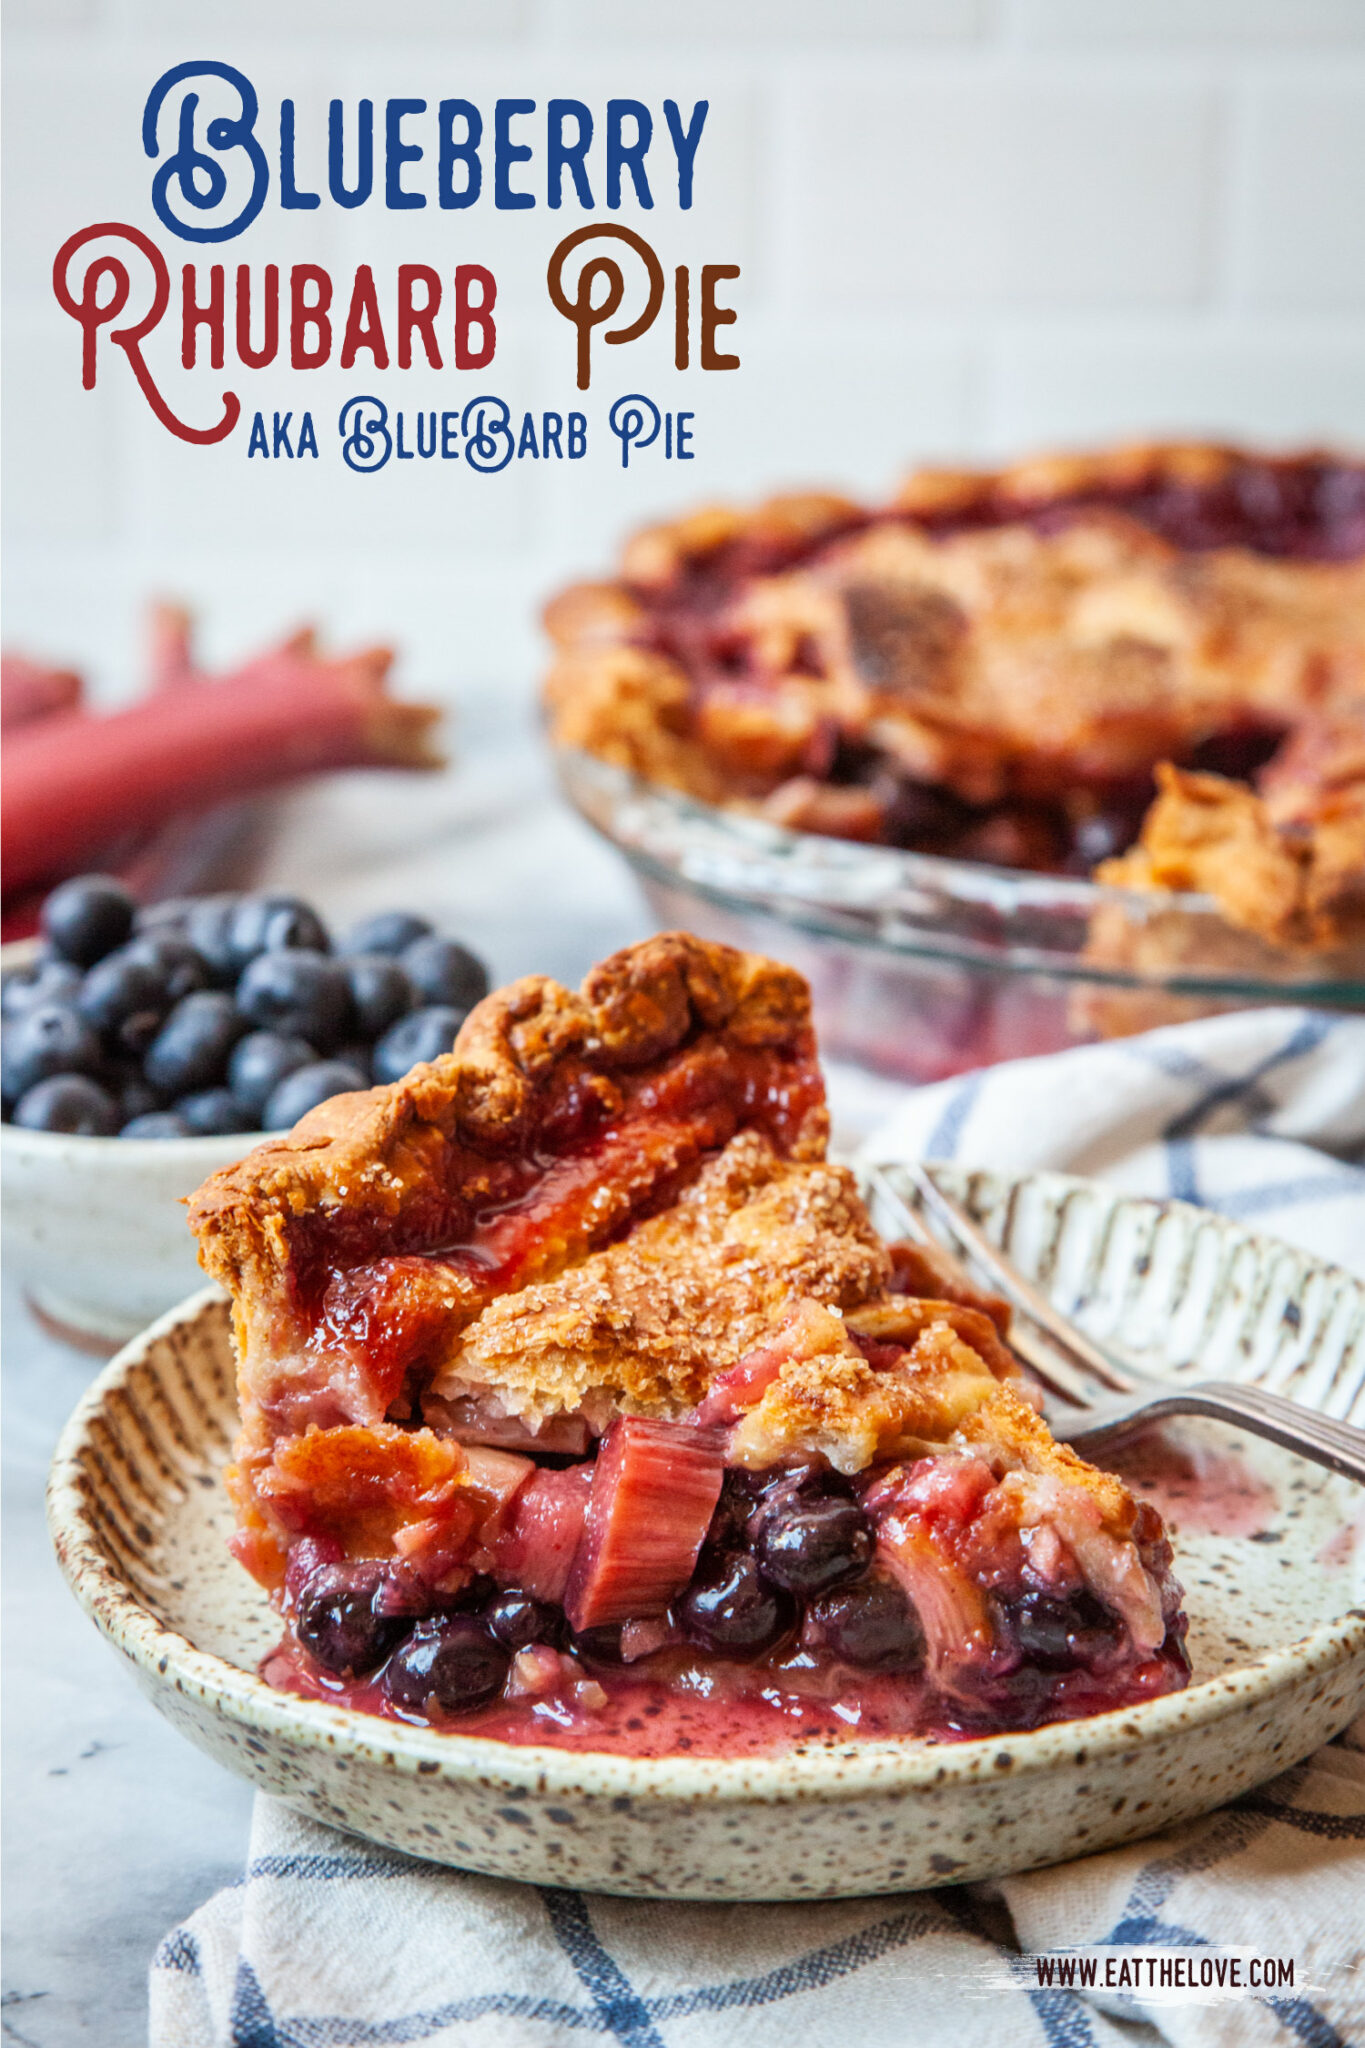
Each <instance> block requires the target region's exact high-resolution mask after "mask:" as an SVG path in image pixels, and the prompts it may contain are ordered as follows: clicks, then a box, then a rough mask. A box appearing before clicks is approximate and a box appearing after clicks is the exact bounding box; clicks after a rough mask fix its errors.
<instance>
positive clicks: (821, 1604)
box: [801, 1575, 924, 1671]
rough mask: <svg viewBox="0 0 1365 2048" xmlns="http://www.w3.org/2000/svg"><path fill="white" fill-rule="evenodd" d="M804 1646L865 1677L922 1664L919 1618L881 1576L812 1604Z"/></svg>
mask: <svg viewBox="0 0 1365 2048" xmlns="http://www.w3.org/2000/svg"><path fill="white" fill-rule="evenodd" d="M801 1642H802V1645H803V1647H805V1648H806V1649H811V1650H816V1651H821V1652H823V1653H824V1654H825V1655H826V1656H829V1657H837V1658H842V1659H843V1660H844V1661H846V1662H847V1663H849V1664H857V1665H859V1666H860V1667H861V1668H862V1669H863V1670H865V1671H915V1670H917V1669H918V1668H919V1666H920V1664H921V1663H922V1662H923V1659H924V1631H923V1629H922V1628H921V1627H920V1625H919V1616H918V1615H917V1614H916V1613H915V1610H914V1608H913V1607H912V1606H911V1605H910V1602H909V1600H908V1599H907V1597H906V1595H905V1594H904V1593H903V1592H902V1590H901V1588H900V1587H899V1586H898V1585H897V1584H896V1583H895V1581H894V1580H893V1579H886V1578H882V1577H881V1576H880V1575H876V1576H873V1577H869V1578H866V1579H864V1580H863V1581H862V1583H861V1584H860V1585H857V1586H844V1587H842V1588H841V1589H840V1590H839V1591H838V1592H836V1593H826V1594H824V1595H823V1596H822V1597H821V1598H820V1599H818V1600H813V1601H812V1602H811V1604H810V1606H809V1607H808V1608H807V1609H806V1620H805V1625H804V1627H803V1628H802V1631H801Z"/></svg>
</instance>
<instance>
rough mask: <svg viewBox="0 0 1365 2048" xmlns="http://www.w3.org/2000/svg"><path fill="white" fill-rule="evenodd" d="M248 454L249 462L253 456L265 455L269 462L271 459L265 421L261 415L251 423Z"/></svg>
mask: <svg viewBox="0 0 1365 2048" xmlns="http://www.w3.org/2000/svg"><path fill="white" fill-rule="evenodd" d="M246 453H247V460H248V461H250V460H251V457H252V456H253V455H264V456H265V458H266V460H267V461H269V459H270V443H269V442H268V441H267V440H266V438H265V421H264V420H263V419H262V418H261V415H260V414H259V413H257V415H256V417H255V419H253V421H252V422H251V440H250V443H249V444H248V447H247V451H246Z"/></svg>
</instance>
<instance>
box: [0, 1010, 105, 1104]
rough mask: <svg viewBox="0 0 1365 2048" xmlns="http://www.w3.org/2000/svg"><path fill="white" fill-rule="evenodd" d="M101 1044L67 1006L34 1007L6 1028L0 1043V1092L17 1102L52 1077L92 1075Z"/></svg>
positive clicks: (96, 1064) (96, 1066) (98, 1062)
mask: <svg viewBox="0 0 1365 2048" xmlns="http://www.w3.org/2000/svg"><path fill="white" fill-rule="evenodd" d="M100 1063H101V1051H100V1042H99V1039H98V1038H97V1037H96V1035H95V1033H94V1032H93V1031H92V1030H91V1028H90V1026H89V1025H88V1024H87V1023H86V1021H85V1019H84V1017H82V1016H80V1015H79V1014H78V1012H77V1011H75V1010H74V1009H72V1008H71V1006H70V1005H69V1004H68V1003H35V1004H34V1006H33V1008H32V1009H31V1010H24V1011H23V1012H22V1013H21V1014H20V1015H19V1016H18V1017H15V1018H14V1019H13V1020H12V1021H11V1022H10V1023H8V1024H6V1026H5V1030H4V1036H3V1039H0V1091H2V1092H3V1094H4V1098H5V1100H6V1102H16V1101H17V1100H18V1098H19V1097H20V1096H21V1095H26V1094H27V1093H28V1091H29V1089H30V1088H36V1087H37V1085H38V1083H39V1082H40V1081H46V1080H47V1078H48V1076H49V1075H51V1074H95V1073H98V1072H99V1069H100Z"/></svg>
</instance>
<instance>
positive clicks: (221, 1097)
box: [174, 1088, 256, 1138]
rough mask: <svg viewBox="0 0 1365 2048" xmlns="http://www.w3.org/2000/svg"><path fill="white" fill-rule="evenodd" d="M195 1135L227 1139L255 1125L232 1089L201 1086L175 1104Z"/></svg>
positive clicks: (178, 1112)
mask: <svg viewBox="0 0 1365 2048" xmlns="http://www.w3.org/2000/svg"><path fill="white" fill-rule="evenodd" d="M174 1108H175V1111H176V1114H177V1115H179V1116H182V1117H183V1118H184V1119H185V1122H186V1123H187V1124H188V1125H189V1127H190V1130H191V1132H192V1134H193V1135H194V1136H195V1137H196V1138H225V1137H228V1136H229V1135H230V1134H231V1133H232V1132H233V1131H253V1130H255V1128H256V1126H255V1124H254V1122H253V1121H252V1119H251V1118H250V1117H249V1116H248V1115H247V1113H246V1111H245V1110H244V1109H243V1108H242V1105H241V1103H240V1102H239V1101H238V1100H237V1097H236V1096H235V1095H234V1094H233V1092H232V1090H231V1089H230V1088H200V1089H197V1090H196V1091H195V1093H194V1094H193V1095H182V1096H181V1097H180V1099H179V1101H178V1102H176V1103H175V1104H174Z"/></svg>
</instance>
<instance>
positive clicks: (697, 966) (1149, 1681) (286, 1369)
mask: <svg viewBox="0 0 1365 2048" xmlns="http://www.w3.org/2000/svg"><path fill="white" fill-rule="evenodd" d="M826 1131H827V1117H826V1111H825V1105H824V1096H823V1089H822V1085H821V1080H820V1075H819V1070H818V1067H817V1065H816V1054H815V1043H814V1038H813V1034H812V1031H811V1025H810V1017H809V1001H808V994H807V990H806V987H805V984H804V983H803V982H802V981H801V979H800V977H799V976H798V975H796V974H795V973H794V972H793V971H791V970H790V969H788V968H785V967H782V966H779V965H777V964H776V963H774V962H772V961H769V960H764V959H760V958H757V957H755V956H753V955H747V954H742V953H737V952H733V951H731V950H729V949H728V948H725V947H722V946H715V945H708V944H705V943H703V942H702V941H700V940H698V939H695V938H692V937H690V936H689V935H687V934H684V933H672V934H667V935H665V936H663V937H660V938H656V939H651V940H648V941H647V942H645V943H644V944H642V945H639V946H635V947H632V948H630V949H628V950H627V951H625V952H623V953H619V954H617V955H615V956H614V957H613V958H612V959H610V960H608V961H606V962H604V963H603V965H601V966H600V967H598V968H597V969H595V970H594V972H593V973H592V974H591V975H590V976H589V977H588V979H587V981H586V983H585V984H584V987H583V990H582V992H581V994H578V995H575V994H572V993H570V991H568V990H567V989H564V988H560V987H559V986H557V985H556V984H555V983H554V982H551V981H546V980H540V979H529V980H525V981H521V982H517V983H514V984H513V985H512V986H511V987H510V988H508V989H505V990H503V991H501V992H500V993H498V994H495V995H493V996H490V997H489V998H488V999H487V1000H486V1001H485V1002H483V1003H482V1004H480V1006H479V1007H478V1009H477V1010H475V1011H474V1013H473V1014H472V1015H471V1017H470V1018H469V1020H468V1022H467V1023H466V1024H465V1026H464V1028H463V1030H462V1032H461V1033H460V1036H459V1038H458V1040H457V1041H456V1045H455V1049H454V1051H453V1052H451V1053H450V1054H449V1055H447V1056H446V1057H444V1058H443V1059H440V1060H437V1061H435V1062H433V1063H432V1064H431V1065H428V1066H421V1067H417V1068H415V1069H414V1070H413V1072H412V1073H411V1074H409V1075H408V1076H407V1077H406V1078H405V1079H404V1080H403V1081H401V1082H398V1083H396V1084H395V1085H393V1086H391V1087H387V1088H377V1089H373V1090H371V1091H370V1092H369V1093H367V1094H355V1095H346V1096H339V1097H336V1098H335V1099H334V1100H332V1101H331V1102H328V1103H326V1104H324V1105H323V1106H322V1107H321V1108H320V1109H317V1110H315V1111H313V1112H312V1114H311V1115H309V1116H308V1117H306V1118H305V1119H304V1120H303V1121H302V1122H301V1123H300V1124H299V1125H298V1126H297V1128H296V1129H295V1130H294V1131H293V1132H292V1133H291V1134H290V1135H289V1136H288V1137H287V1138H284V1139H282V1140H279V1141H276V1142H272V1143H270V1144H267V1145H264V1146H262V1147H261V1148H260V1149H259V1150H258V1151H256V1152H254V1153H252V1154H251V1155H250V1157H249V1158H247V1159H246V1160H244V1161H242V1162H241V1163H240V1164H239V1165H237V1166H235V1167H231V1168H229V1169H227V1170H225V1171H224V1172H222V1173H219V1174H216V1175H215V1176H214V1177H213V1178H212V1179H211V1180H209V1181H208V1182H207V1183H206V1184H205V1185H204V1187H203V1188H201V1189H200V1190H199V1192H198V1194H197V1195H196V1196H195V1197H194V1199H193V1203H192V1206H191V1221H192V1224H193V1227H194V1229H195V1231H196V1232H197V1234H198V1237H199V1241H200V1247H201V1257H202V1259H203V1263H204V1265H205V1266H206V1267H207V1269H208V1270H209V1271H210V1272H211V1273H212V1274H213V1275H214V1276H215V1277H216V1278H218V1279H219V1280H221V1281H222V1282H223V1283H224V1284H225V1285H226V1286H227V1287H228V1288H229V1289H230V1291H231V1293H232V1296H233V1303H234V1324H235V1330H236V1338H237V1346H238V1353H239V1361H240V1381H239V1384H240V1399H241V1411H242V1431H241V1437H240V1440H239V1443H238V1446H237V1454H236V1462H235V1465H234V1466H233V1468H232V1471H231V1473H230V1476H229V1486H230V1488H231V1492H232V1496H233V1500H234V1502H235V1504H236V1509H237V1524H238V1526H237V1531H236V1534H235V1536H234V1539H233V1545H234V1549H235V1551H236V1554H237V1556H238V1557H239V1558H240V1560H241V1562H242V1563H243V1564H244V1565H245V1566H246V1567H247V1569H248V1570H249V1571H251V1572H252V1573H253V1574H254V1575H255V1576H256V1578H258V1579H259V1580H260V1582H261V1583H262V1584H263V1585H264V1586H266V1587H267V1588H268V1589H269V1591H270V1593H271V1596H272V1598H273V1600H274V1601H275V1604H276V1605H277V1607H278V1609H279V1612H280V1614H281V1616H282V1618H283V1620H284V1622H285V1624H286V1636H285V1640H284V1642H283V1643H282V1645H281V1647H280V1649H279V1650H278V1651H277V1652H276V1653H275V1654H274V1656H273V1657H271V1658H270V1659H268V1660H267V1664H266V1673H267V1676H269V1677H270V1678H271V1679H272V1680H273V1681H274V1682H276V1683H278V1684H281V1685H285V1686H289V1687H292V1688H294V1689H295V1690H300V1691H303V1692H306V1693H312V1694H315V1695H325V1696H327V1697H331V1698H342V1699H346V1700H349V1701H350V1702H351V1703H353V1704H356V1705H359V1706H362V1707H366V1708H369V1709H371V1710H373V1711H375V1712H378V1713H382V1714H388V1715H391V1716H397V1717H400V1718H405V1719H409V1720H417V1721H429V1722H431V1723H433V1724H434V1725H436V1726H442V1727H443V1726H452V1725H458V1726H459V1727H461V1728H462V1729H467V1730H472V1731H473V1732H478V1733H486V1734H492V1735H497V1736H500V1737H502V1738H503V1739H511V1740H520V1741H546V1740H553V1741H560V1742H566V1743H569V1744H572V1745H577V1746H588V1747H597V1748H613V1747H614V1748H623V1749H627V1750H635V1751H638V1752H641V1753H647V1754H657V1753H660V1752H661V1751H664V1750H667V1749H669V1748H672V1747H675V1746H682V1747H690V1748H696V1749H703V1750H707V1749H709V1750H716V1749H724V1748H735V1747H737V1746H738V1747H750V1748H762V1747H765V1746H770V1745H772V1744H774V1743H779V1742H782V1741H790V1740H791V1739H793V1737H794V1736H796V1735H803V1736H811V1735H828V1734H838V1735H840V1736H841V1737H844V1738H846V1737H847V1736H848V1734H849V1733H850V1731H851V1730H852V1729H858V1730H860V1731H861V1732H863V1733H865V1734H869V1733H870V1734H878V1733H882V1734H884V1733H904V1732H911V1731H918V1732H921V1733H923V1732H938V1733H947V1734H964V1733H965V1734H971V1733H980V1732H985V1731H988V1730H993V1729H995V1730H998V1729H1006V1728H1018V1727H1027V1726H1032V1725H1035V1724H1036V1723H1038V1722H1041V1721H1047V1720H1056V1719H1066V1718H1071V1717H1074V1716H1076V1715H1081V1714H1088V1713H1093V1712H1096V1711H1099V1710H1101V1709H1103V1708H1108V1707H1115V1706H1125V1705H1129V1704H1131V1703H1133V1702H1135V1701H1138V1700H1142V1699H1146V1698H1149V1697H1152V1696H1154V1695H1156V1694H1159V1693H1162V1692H1166V1691H1169V1690H1172V1689H1174V1688H1177V1687H1179V1686H1182V1685H1184V1684H1185V1682H1186V1680H1187V1676H1188V1670H1189V1666H1188V1662H1187V1660H1186V1657H1185V1653H1184V1648H1183V1636H1184V1628H1185V1623H1184V1617H1183V1615H1182V1614H1181V1612H1180V1597H1181V1596H1180V1590H1179V1588H1178V1586H1177V1585H1176V1584H1175V1582H1174V1580H1173V1579H1172V1578H1171V1575H1170V1563H1171V1551H1170V1547H1169V1545H1168V1543H1167V1542H1166V1539H1165V1536H1164V1533H1163V1531H1162V1527H1161V1523H1160V1520H1159V1518H1158V1517H1157V1516H1156V1514H1155V1513H1154V1511H1153V1510H1152V1509H1151V1508H1149V1507H1147V1506H1140V1505H1139V1504H1138V1503H1137V1502H1135V1501H1134V1500H1133V1498H1132V1496H1131V1495H1130V1494H1129V1493H1128V1491H1127V1489H1126V1488H1125V1487H1124V1486H1123V1484H1122V1483H1121V1482H1120V1481H1119V1480H1118V1479H1117V1478H1114V1477H1113V1476H1111V1475H1109V1474H1106V1473H1102V1472H1099V1471H1096V1470H1095V1469H1094V1468H1093V1467H1091V1466H1089V1465H1087V1464H1086V1463H1085V1462H1084V1461H1083V1460H1082V1459H1081V1458H1079V1457H1078V1456H1076V1454H1075V1453H1074V1452H1072V1451H1071V1450H1069V1449H1067V1448H1065V1447H1063V1446H1061V1445H1058V1444H1057V1443H1055V1442H1054V1441H1053V1439H1052V1437H1051V1436H1050V1434H1049V1432H1048V1430H1047V1428H1046V1426H1045V1424H1044V1423H1043V1422H1042V1420H1041V1419H1040V1417H1039V1415H1038V1413H1037V1409H1036V1406H1035V1404H1034V1402H1033V1400H1032V1399H1031V1397H1030V1390H1029V1387H1028V1386H1027V1384H1026V1383H1025V1381H1024V1379H1023V1377H1022V1375H1021V1373H1020V1371H1019V1368H1018V1366H1017V1364H1016V1362H1015V1360H1014V1358H1013V1355H1012V1354H1011V1352H1010V1351H1009V1349H1008V1348H1007V1346H1006V1344H1005V1341H1004V1336H1005V1333H1006V1330H1007V1324H1008V1317H1007V1312H1006V1310H1005V1308H1004V1306H1003V1304H1002V1303H1000V1302H999V1301H998V1300H995V1299H994V1298H992V1297H988V1296H983V1295H981V1294H979V1293H977V1292H976V1291H975V1290H974V1289H973V1288H972V1286H971V1285H970V1283H969V1282H967V1281H966V1280H965V1279H964V1277H963V1276H962V1275H961V1274H959V1273H957V1272H956V1271H955V1270H954V1269H953V1268H952V1267H951V1266H950V1265H948V1264H947V1263H946V1262H940V1261H938V1260H929V1259H926V1257H925V1256H924V1255H923V1254H922V1253H918V1252H916V1251H914V1250H913V1249H912V1248H911V1247H909V1246H904V1245H901V1246H898V1245H891V1246H887V1245H885V1244H883V1243H882V1242H881V1241H880V1239H879V1238H878V1237H877V1235H876V1233H875V1232H874V1230H873V1228H872V1226H871V1223H870V1221H869V1218H868V1215H867V1212H866V1210H865V1208H864V1206H863V1204H862V1201H861V1199H860V1197H859V1194H858V1191H857V1187H856V1184H855V1182H854V1180H853V1177H852V1175H851V1174H850V1173H849V1172H848V1171H847V1170H846V1169H845V1168H843V1167H841V1166H836V1165H833V1164H831V1163H830V1162H829V1161H828V1160H827V1159H826V1157H825V1140H826Z"/></svg>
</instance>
